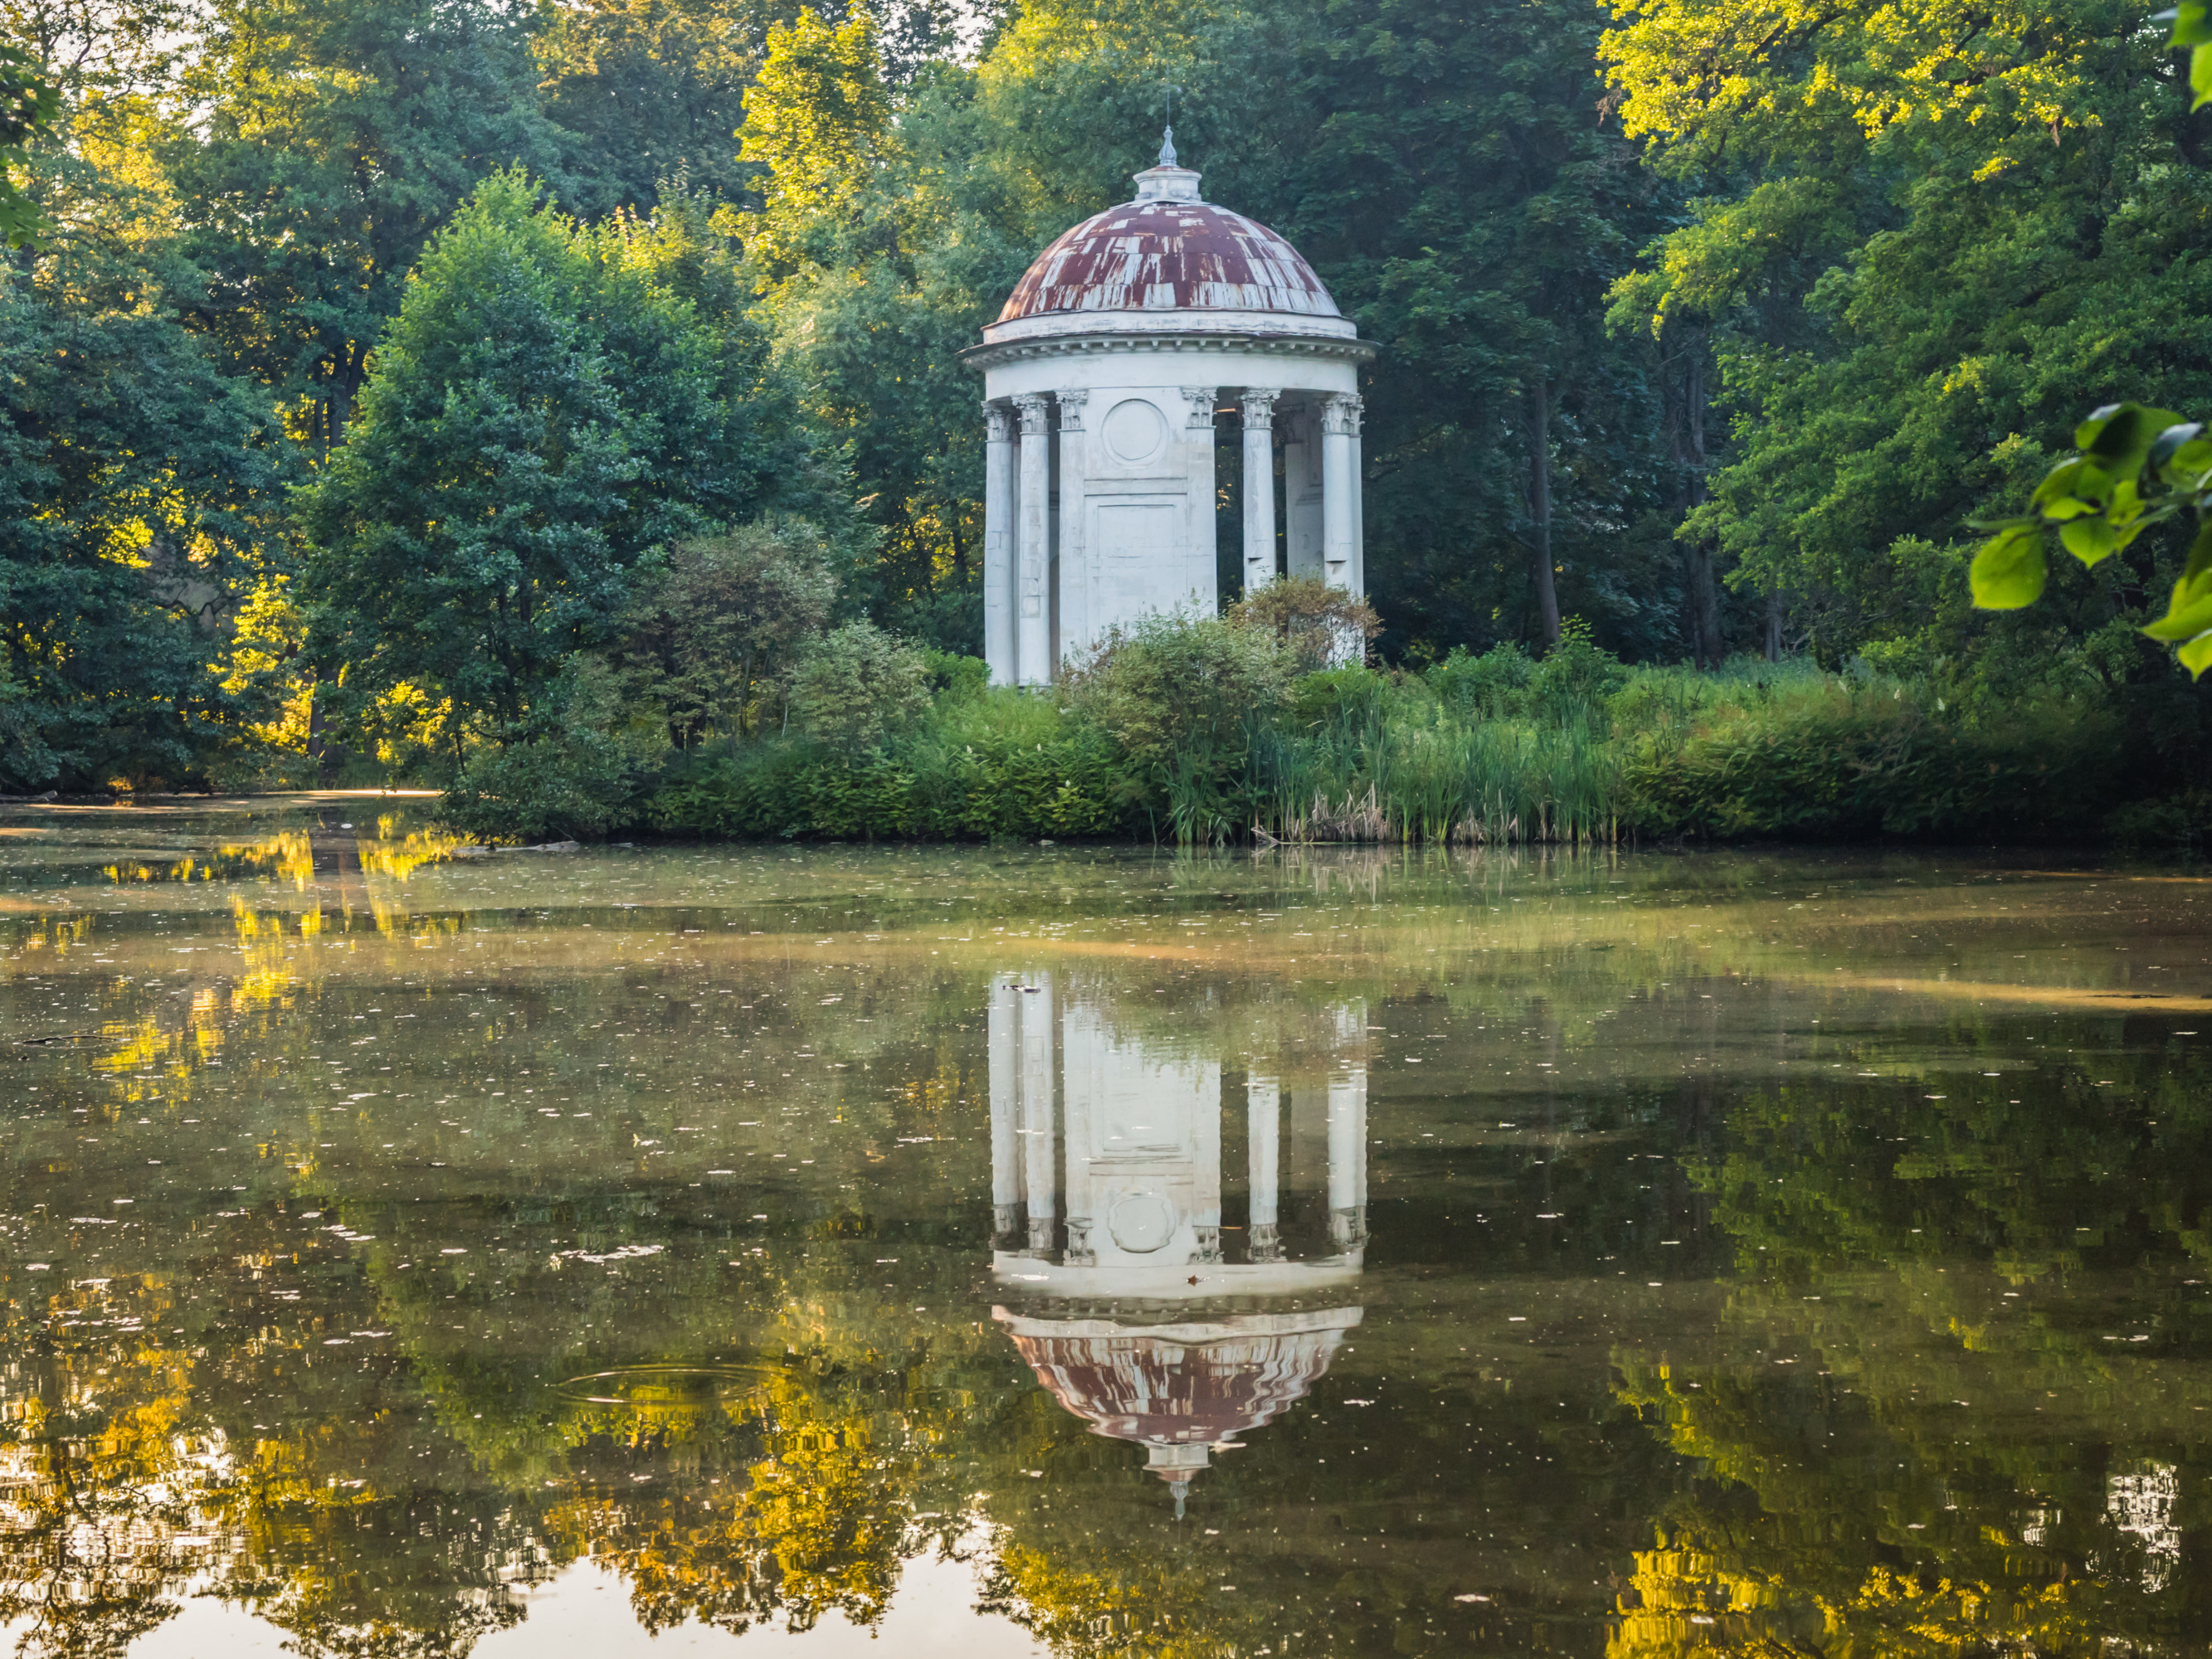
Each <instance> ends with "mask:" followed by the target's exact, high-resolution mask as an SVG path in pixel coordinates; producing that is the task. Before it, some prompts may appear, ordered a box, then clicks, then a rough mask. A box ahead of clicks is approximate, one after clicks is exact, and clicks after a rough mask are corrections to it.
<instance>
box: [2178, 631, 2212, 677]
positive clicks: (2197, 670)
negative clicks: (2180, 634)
mask: <svg viewBox="0 0 2212 1659" xmlns="http://www.w3.org/2000/svg"><path fill="white" fill-rule="evenodd" d="M2173 654H2174V655H2175V656H2177V657H2179V658H2180V659H2181V665H2182V666H2183V667H2184V668H2186V669H2187V670H2188V671H2189V678H2191V679H2201V678H2203V675H2204V671H2205V670H2206V669H2208V668H2212V634H2199V635H2197V637H2196V638H2195V639H2193V640H2191V641H2190V642H2189V643H2188V644H2186V645H2185V646H2183V647H2181V649H2180V650H2179V651H2177V652H2175V653H2173Z"/></svg>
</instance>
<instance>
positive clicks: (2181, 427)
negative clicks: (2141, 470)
mask: <svg viewBox="0 0 2212 1659" xmlns="http://www.w3.org/2000/svg"><path fill="white" fill-rule="evenodd" d="M2203 430H2204V422H2202V421H2182V422H2179V423H2177V424H2175V425H2173V426H2170V427H2168V428H2166V430H2165V431H2163V432H2161V433H2160V434H2159V435H2158V436H2157V438H2156V439H2155V440H2154V441H2152V444H2151V447H2150V464H2151V465H2153V466H2164V465H2166V464H2167V463H2168V462H2170V461H2171V460H2172V459H2173V457H2174V455H2175V453H2177V452H2178V451H2179V449H2180V448H2181V447H2182V446H2183V445H2184V444H2185V443H2187V442H2188V441H2190V440H2191V439H2192V438H2195V437H2197V436H2199V435H2202V434H2203Z"/></svg>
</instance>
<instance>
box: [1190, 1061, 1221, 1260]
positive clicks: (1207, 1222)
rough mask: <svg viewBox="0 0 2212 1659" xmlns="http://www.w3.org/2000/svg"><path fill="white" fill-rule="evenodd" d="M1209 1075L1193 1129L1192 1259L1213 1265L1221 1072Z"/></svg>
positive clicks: (1211, 1070)
mask: <svg viewBox="0 0 2212 1659" xmlns="http://www.w3.org/2000/svg"><path fill="white" fill-rule="evenodd" d="M1206 1073H1207V1076H1206V1086H1205V1087H1203V1088H1201V1089H1200V1091H1199V1098H1198V1101H1197V1103H1196V1104H1197V1107H1198V1121H1196V1122H1195V1123H1194V1124H1192V1125H1191V1128H1192V1130H1193V1131H1194V1133H1193V1134H1192V1137H1191V1154H1192V1156H1191V1163H1192V1165H1193V1167H1192V1170H1191V1172H1190V1175H1191V1180H1190V1184H1191V1194H1190V1227H1191V1232H1192V1235H1193V1238H1192V1245H1191V1252H1190V1259H1191V1260H1192V1261H1200V1262H1207V1263H1212V1262H1216V1261H1220V1260H1221V1068H1220V1067H1219V1066H1218V1065H1213V1066H1207V1067H1206Z"/></svg>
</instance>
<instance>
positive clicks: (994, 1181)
mask: <svg viewBox="0 0 2212 1659" xmlns="http://www.w3.org/2000/svg"><path fill="white" fill-rule="evenodd" d="M1020 1000H1021V987H1020V986H1019V984H1018V982H1017V981H1016V980H1015V978H1014V976H1013V975H1012V974H994V975H992V978H991V1002H990V1006H989V1010H988V1012H987V1014H986V1016H985V1018H986V1022H987V1027H988V1030H989V1032H990V1042H989V1047H990V1053H991V1236H992V1243H994V1245H995V1244H996V1243H997V1242H998V1241H999V1240H1000V1239H1001V1238H1004V1237H1006V1236H1007V1235H1008V1234H1010V1233H1012V1231H1014V1230H1015V1229H1016V1228H1017V1227H1018V1226H1019V1225H1021V1210H1022V1138H1021V1134H1020V1128H1021V1102H1022V1074H1021V1008H1020V1006H1019V1004H1020Z"/></svg>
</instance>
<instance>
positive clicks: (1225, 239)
mask: <svg viewBox="0 0 2212 1659" xmlns="http://www.w3.org/2000/svg"><path fill="white" fill-rule="evenodd" d="M1174 139H1175V134H1174V131H1173V129H1170V131H1169V132H1168V135H1167V141H1166V142H1165V143H1163V144H1162V145H1161V146H1160V157H1159V165H1158V166H1157V167H1150V168H1147V169H1146V171H1144V172H1142V173H1138V174H1137V175H1136V185H1137V196H1136V199H1135V200H1134V201H1131V202H1125V203H1123V204H1121V206H1119V207H1113V208H1109V209H1107V210H1106V211H1105V212H1103V213H1100V214H1096V215H1093V216H1091V218H1089V219H1086V220H1085V221H1084V222H1082V223H1081V224H1079V225H1078V226H1076V227H1075V228H1073V230H1070V231H1068V232H1067V233H1066V234H1064V235H1063V236H1061V237H1060V240H1057V241H1055V242H1054V243H1053V245H1052V246H1050V247H1048V248H1047V249H1046V250H1045V251H1044V252H1042V254H1040V255H1039V256H1038V258H1037V260H1036V264H1033V265H1031V266H1030V269H1029V272H1028V274H1027V275H1026V276H1024V277H1023V278H1022V280H1021V283H1020V285H1019V286H1018V287H1017V288H1016V289H1014V292H1013V295H1012V298H1011V299H1009V300H1008V301H1006V309H1005V310H1004V311H1002V312H1000V313H999V319H998V321H997V322H995V323H994V324H992V325H990V326H989V327H988V328H986V329H985V330H984V331H983V343H981V345H978V346H971V347H969V349H968V350H966V351H965V352H963V353H962V354H961V356H962V357H963V360H964V361H965V362H967V364H968V365H969V367H970V368H975V369H980V370H981V372H982V375H983V395H984V403H983V410H984V416H985V420H986V422H987V446H988V447H987V451H986V454H987V463H986V471H985V480H984V532H983V594H984V598H983V637H984V655H985V656H986V657H987V659H989V662H990V665H991V679H992V682H993V683H994V684H1000V685H1043V684H1048V683H1050V682H1051V681H1052V680H1053V679H1054V678H1055V676H1056V674H1057V672H1058V671H1059V666H1060V664H1061V663H1062V662H1064V661H1066V659H1068V658H1069V657H1070V656H1072V655H1075V654H1078V653H1081V652H1083V651H1085V649H1087V648H1088V647H1091V645H1092V644H1093V643H1095V642H1096V641H1098V640H1099V639H1101V638H1103V636H1104V635H1105V634H1106V633H1107V632H1108V631H1109V629H1113V628H1115V626H1117V625H1123V624H1127V623H1131V622H1133V621H1135V620H1136V619H1137V618H1138V617H1142V616H1145V615H1146V614H1148V613H1151V612H1157V611H1178V610H1182V611H1192V612H1194V613H1196V614H1199V615H1202V616H1212V614H1213V613H1214V611H1215V609H1216V607H1217V605H1218V602H1219V585H1218V581H1217V580H1216V578H1215V574H1214V546H1215V539H1216V537H1215V525H1214V515H1215V512H1216V506H1217V501H1218V491H1217V487H1216V480H1215V477H1214V444H1215V424H1214V416H1215V414H1216V412H1217V410H1222V409H1224V407H1225V406H1227V407H1230V408H1233V409H1234V410H1235V411H1236V412H1237V415H1238V416H1240V417H1241V421H1242V426H1243V551H1244V585H1245V589H1246V591H1247V592H1249V591H1251V590H1252V589H1253V588H1255V587H1258V586H1261V585H1262V584H1264V583H1266V582H1267V581H1270V580H1273V579H1274V577H1275V576H1276V575H1277V574H1279V572H1280V571H1281V570H1283V569H1285V568H1286V569H1287V570H1288V572H1289V574H1291V575H1312V576H1320V577H1322V578H1323V579H1324V580H1327V581H1328V582H1329V583H1330V585H1332V586H1336V587H1340V588H1343V589H1344V590H1345V591H1346V592H1350V593H1352V594H1355V595H1364V592H1365V591H1366V583H1365V577H1364V570H1363V568H1362V550H1361V534H1360V503H1359V413H1360V400H1359V381H1358V371H1359V365H1360V364H1361V363H1363V362H1366V361H1367V360H1368V359H1370V358H1371V357H1372V356H1374V355H1375V349H1374V348H1373V347H1372V346H1370V345H1367V344H1365V343H1363V342H1362V341H1361V340H1360V339H1359V337H1358V331H1357V330H1356V329H1355V328H1354V327H1353V326H1352V323H1351V322H1350V321H1349V320H1348V319H1346V318H1345V317H1344V316H1343V315H1342V314H1341V313H1340V312H1339V311H1338V310H1337V308H1336V302H1335V301H1334V300H1332V299H1331V298H1330V297H1329V295H1328V289H1326V288H1324V287H1322V283H1321V279H1320V278H1319V277H1318V276H1315V275H1314V273H1313V270H1312V268H1311V267H1310V266H1309V265H1308V264H1306V262H1305V261H1304V259H1303V258H1300V257H1299V256H1298V252H1297V249H1295V248H1293V247H1292V246H1291V245H1290V244H1289V243H1288V242H1286V241H1285V240H1283V239H1282V238H1281V237H1279V236H1278V235H1276V234H1275V233H1274V232H1273V231H1271V230H1269V229H1267V228H1266V227H1265V226H1263V225H1259V224H1255V223H1254V222H1252V221H1251V220H1249V219H1247V218H1245V217H1244V216H1243V215H1242V214H1238V213H1232V212H1231V211H1230V210H1228V209H1226V208H1221V207H1215V206H1213V205H1212V204H1210V203H1207V202H1205V201H1202V200H1200V197H1199V194H1198V180H1199V175H1198V174H1197V173H1195V172H1193V171H1192V170H1191V169H1189V168H1188V167H1179V166H1177V165H1176V154H1175V143H1174ZM1278 447H1279V449H1280V453H1281V459H1282V465H1281V467H1280V469H1278V467H1277V465H1276V456H1277V451H1278ZM1278 495H1279V496H1280V501H1279V504H1278ZM1278 525H1280V526H1282V532H1283V533H1282V536H1281V538H1280V539H1281V544H1282V546H1281V558H1280V560H1279V558H1278V546H1277V543H1278V536H1277V526H1278Z"/></svg>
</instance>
